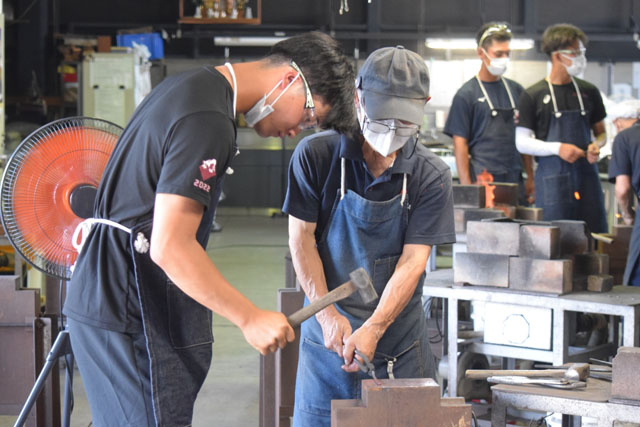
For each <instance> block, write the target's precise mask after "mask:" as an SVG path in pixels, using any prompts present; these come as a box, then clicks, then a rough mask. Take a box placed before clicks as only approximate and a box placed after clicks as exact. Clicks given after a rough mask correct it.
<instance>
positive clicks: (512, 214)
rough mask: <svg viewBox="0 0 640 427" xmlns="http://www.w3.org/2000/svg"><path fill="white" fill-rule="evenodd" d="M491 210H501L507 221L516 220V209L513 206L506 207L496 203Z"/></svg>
mask: <svg viewBox="0 0 640 427" xmlns="http://www.w3.org/2000/svg"><path fill="white" fill-rule="evenodd" d="M493 209H498V210H501V211H502V212H503V213H504V216H506V217H507V218H509V219H516V207H515V206H513V205H506V204H504V203H496V204H495V206H494V207H493Z"/></svg>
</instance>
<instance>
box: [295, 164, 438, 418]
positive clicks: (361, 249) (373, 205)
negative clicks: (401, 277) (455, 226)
mask: <svg viewBox="0 0 640 427" xmlns="http://www.w3.org/2000/svg"><path fill="white" fill-rule="evenodd" d="M341 161H342V173H341V175H342V176H341V188H340V190H338V194H337V196H336V200H335V202H334V205H333V210H332V213H331V218H330V220H329V222H328V224H327V227H326V228H325V230H324V232H323V234H322V236H321V238H320V241H319V242H318V244H317V248H318V252H319V254H320V257H321V259H322V263H323V266H324V272H325V277H326V280H327V287H328V288H329V290H332V289H335V288H336V287H338V286H339V285H340V284H342V283H344V282H346V281H347V280H349V273H350V272H351V271H353V270H355V269H356V268H358V267H363V268H364V269H365V270H367V272H368V273H369V275H370V276H371V278H372V280H373V285H374V287H375V289H376V292H377V293H378V295H379V296H380V295H382V292H383V291H384V288H385V286H386V284H387V282H388V281H389V279H390V278H391V275H392V274H393V272H394V270H395V267H396V264H397V262H398V259H399V258H400V255H401V253H402V249H403V246H404V235H405V232H406V229H407V223H408V210H409V205H408V200H407V198H406V183H407V176H406V174H405V175H404V179H403V190H402V193H401V194H399V195H397V196H396V197H394V198H392V199H391V200H388V201H383V202H374V201H370V200H366V199H365V198H363V197H361V196H359V195H358V194H357V193H355V192H353V191H351V190H348V191H345V186H344V175H345V173H344V170H345V160H344V159H341ZM423 281H424V273H423V275H422V276H421V277H420V280H419V281H418V284H417V286H416V290H415V292H414V294H413V296H412V297H411V299H410V301H409V303H408V304H407V306H406V307H405V308H404V310H403V311H402V312H401V313H400V315H399V316H398V317H397V318H396V320H395V321H394V322H393V324H392V325H391V326H390V327H389V328H388V329H387V331H386V332H385V334H384V335H383V336H382V338H381V339H380V341H379V342H378V346H377V348H376V352H375V356H374V359H373V363H374V365H375V368H376V375H377V376H378V378H394V377H395V378H422V377H433V376H434V374H435V369H434V365H433V357H432V356H431V350H430V348H429V341H428V337H427V330H426V320H425V316H424V312H423V310H422V304H421V297H422V284H423ZM378 302H379V299H376V300H375V301H374V302H372V303H369V304H364V303H363V302H362V301H361V300H360V297H359V296H358V295H357V293H356V294H355V295H353V296H351V297H349V298H347V299H345V300H342V301H341V302H339V303H337V304H336V308H337V309H338V311H339V312H340V314H342V315H344V316H345V317H346V318H347V319H348V320H349V323H350V324H351V327H352V329H353V330H354V331H355V330H356V329H358V328H359V327H360V326H362V324H363V323H364V322H365V320H366V319H367V318H369V317H370V316H371V313H373V311H374V310H375V308H376V306H377V304H378ZM307 304H309V301H308V299H306V298H305V305H307ZM343 364H344V360H343V358H342V357H341V356H338V355H337V354H336V353H335V352H333V351H330V350H328V349H327V348H325V346H324V339H323V336H322V328H321V327H320V324H319V323H318V321H317V320H316V318H315V317H311V318H310V319H309V320H307V321H305V322H304V323H303V324H302V326H301V333H300V354H299V358H298V373H299V374H300V375H298V377H297V381H296V393H295V408H294V421H293V422H294V426H297V427H302V426H305V427H307V426H312V427H317V426H327V427H328V426H329V425H330V423H331V400H332V399H358V398H359V397H360V384H361V382H362V380H363V379H366V378H370V377H369V376H366V375H365V374H363V373H362V372H356V373H348V372H344V371H343V370H342V369H341V366H342V365H343Z"/></svg>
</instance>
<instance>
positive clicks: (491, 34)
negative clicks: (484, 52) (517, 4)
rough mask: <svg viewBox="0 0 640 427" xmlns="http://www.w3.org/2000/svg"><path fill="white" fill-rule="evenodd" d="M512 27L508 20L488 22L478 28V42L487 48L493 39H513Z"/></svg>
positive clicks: (505, 40)
mask: <svg viewBox="0 0 640 427" xmlns="http://www.w3.org/2000/svg"><path fill="white" fill-rule="evenodd" d="M511 38H512V35H511V28H510V26H509V24H508V23H506V22H495V21H494V22H487V23H486V24H484V25H483V26H482V27H480V29H479V30H478V33H477V34H476V44H477V45H478V46H479V47H482V48H484V49H486V48H487V47H488V46H490V45H491V43H493V41H494V40H495V41H498V42H507V41H511Z"/></svg>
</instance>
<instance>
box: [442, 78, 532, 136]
mask: <svg viewBox="0 0 640 427" xmlns="http://www.w3.org/2000/svg"><path fill="white" fill-rule="evenodd" d="M504 80H505V81H506V82H507V84H508V85H509V89H510V90H511V96H512V97H513V102H514V103H515V104H516V107H517V106H518V99H519V97H520V94H521V93H522V92H523V91H524V88H523V87H522V86H521V85H520V84H519V83H517V82H514V81H513V80H509V79H504ZM482 84H483V85H484V88H485V90H486V91H487V95H489V98H490V99H491V103H492V104H493V107H494V108H495V109H498V110H511V109H512V106H511V102H510V100H509V95H508V94H507V91H506V89H505V87H504V83H502V81H500V80H498V81H495V82H482ZM490 118H491V109H490V108H489V103H488V102H486V99H485V96H484V93H482V89H480V85H478V81H477V80H476V78H475V77H473V78H472V79H470V80H469V81H467V82H466V83H465V84H464V85H462V86H461V87H460V89H458V92H456V95H455V96H454V97H453V101H452V103H451V108H450V109H449V116H448V117H447V122H446V123H445V125H444V133H445V134H447V135H449V136H451V137H453V135H458V136H461V137H463V138H465V139H466V140H467V141H468V142H469V147H471V146H473V145H474V143H475V141H476V140H477V139H478V138H479V137H480V136H482V134H483V132H484V129H485V128H486V127H487V123H488V122H489V119H490ZM514 143H515V141H514Z"/></svg>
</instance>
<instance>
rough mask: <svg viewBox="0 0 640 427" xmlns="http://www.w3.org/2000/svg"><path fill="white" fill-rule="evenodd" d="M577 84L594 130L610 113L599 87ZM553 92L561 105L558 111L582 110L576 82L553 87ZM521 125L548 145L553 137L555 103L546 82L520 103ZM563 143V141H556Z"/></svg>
mask: <svg viewBox="0 0 640 427" xmlns="http://www.w3.org/2000/svg"><path fill="white" fill-rule="evenodd" d="M575 80H576V83H577V84H578V87H579V88H580V93H581V94H582V102H583V103H584V109H585V111H586V112H587V116H588V117H589V125H591V126H593V125H594V124H595V123H598V122H599V121H601V120H602V119H604V118H605V117H606V115H607V112H606V111H605V109H604V104H603V102H602V96H601V95H600V91H599V90H598V88H597V87H595V86H594V85H592V84H591V83H589V82H587V81H584V80H581V79H578V78H576V79H575ZM553 92H554V94H555V96H556V102H557V103H558V111H572V110H577V111H579V110H580V102H579V101H578V97H577V96H576V89H575V87H574V86H573V83H572V82H569V83H567V84H564V85H553ZM518 109H519V110H520V121H519V123H518V126H522V127H525V128H527V129H531V130H533V131H534V132H535V134H536V138H538V139H540V140H542V141H546V139H547V135H548V134H549V125H550V123H551V116H552V114H553V113H554V111H553V101H552V100H551V95H550V93H549V85H548V83H547V81H546V80H544V79H543V80H540V81H539V82H538V83H536V84H534V85H533V86H531V87H529V88H527V90H525V91H524V92H523V93H522V95H520V99H519V100H518ZM553 142H562V141H553Z"/></svg>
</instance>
